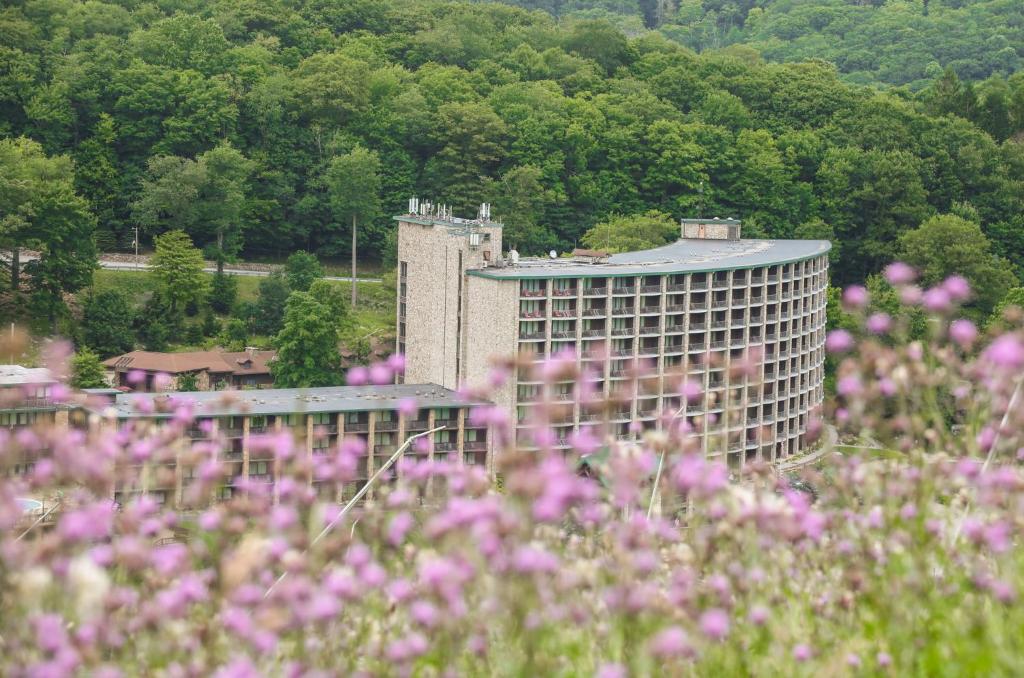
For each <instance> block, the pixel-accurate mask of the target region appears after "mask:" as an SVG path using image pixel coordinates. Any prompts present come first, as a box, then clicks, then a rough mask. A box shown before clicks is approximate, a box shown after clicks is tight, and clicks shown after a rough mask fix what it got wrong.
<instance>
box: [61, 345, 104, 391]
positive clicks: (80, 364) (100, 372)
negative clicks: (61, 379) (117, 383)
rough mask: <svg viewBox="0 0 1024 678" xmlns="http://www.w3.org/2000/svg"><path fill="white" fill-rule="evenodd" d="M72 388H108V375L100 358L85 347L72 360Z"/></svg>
mask: <svg viewBox="0 0 1024 678" xmlns="http://www.w3.org/2000/svg"><path fill="white" fill-rule="evenodd" d="M70 385H71V387H72V388H77V389H83V388H107V387H108V386H110V384H109V383H108V382H107V373H106V370H105V369H104V368H103V363H102V362H100V357H99V356H98V355H96V354H95V353H93V352H92V351H90V350H89V349H88V348H87V347H85V346H83V347H82V348H80V349H79V350H78V352H77V353H75V355H74V356H73V357H72V358H71V381H70Z"/></svg>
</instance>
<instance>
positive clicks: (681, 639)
mask: <svg viewBox="0 0 1024 678" xmlns="http://www.w3.org/2000/svg"><path fill="white" fill-rule="evenodd" d="M648 648H649V649H650V652H651V654H652V655H654V656H655V657H658V658H659V659H672V658H675V657H692V656H693V654H694V650H693V646H692V645H691V644H690V637H689V636H688V635H686V631H684V630H683V629H681V628H679V627H678V626H670V627H668V628H667V629H662V630H661V631H659V632H658V633H657V635H655V636H654V637H653V638H651V641H650V643H649V645H648Z"/></svg>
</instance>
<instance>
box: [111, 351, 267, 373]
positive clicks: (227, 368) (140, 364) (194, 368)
mask: <svg viewBox="0 0 1024 678" xmlns="http://www.w3.org/2000/svg"><path fill="white" fill-rule="evenodd" d="M276 355H277V352H276V351H239V352H233V353H228V352H222V351H186V352H183V353H158V352H156V351H132V352H131V353H125V354H124V355H119V356H114V357H113V358H108V359H107V360H104V361H103V364H104V365H106V366H107V367H110V368H113V369H116V370H142V371H144V372H165V373H167V374H182V373H185V372H203V371H206V372H210V373H211V374H228V373H230V374H238V375H253V374H270V367H269V366H268V365H267V363H268V362H270V360H272V359H273V358H274V356H276Z"/></svg>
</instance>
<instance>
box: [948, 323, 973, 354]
mask: <svg viewBox="0 0 1024 678" xmlns="http://www.w3.org/2000/svg"><path fill="white" fill-rule="evenodd" d="M949 337H950V339H952V340H953V341H954V342H956V344H957V345H958V346H960V348H962V349H964V350H967V349H969V348H970V347H971V345H972V344H974V341H975V340H976V339H977V338H978V328H977V327H975V326H974V323H972V322H971V321H970V320H965V319H963V318H960V319H959V320H954V321H953V322H952V323H950V325H949Z"/></svg>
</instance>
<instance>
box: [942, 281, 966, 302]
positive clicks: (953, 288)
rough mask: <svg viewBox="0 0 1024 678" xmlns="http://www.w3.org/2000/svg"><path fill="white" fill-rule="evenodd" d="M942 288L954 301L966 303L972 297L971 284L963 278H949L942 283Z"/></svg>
mask: <svg viewBox="0 0 1024 678" xmlns="http://www.w3.org/2000/svg"><path fill="white" fill-rule="evenodd" d="M942 288H943V289H944V290H946V294H948V295H949V296H950V298H951V299H953V301H966V300H967V299H968V298H969V297H970V296H971V284H970V283H969V282H967V279H966V278H964V277H963V276H959V275H951V276H949V277H948V278H946V279H945V280H944V281H943V282H942Z"/></svg>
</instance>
